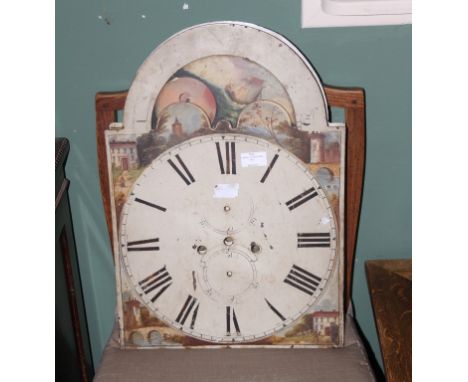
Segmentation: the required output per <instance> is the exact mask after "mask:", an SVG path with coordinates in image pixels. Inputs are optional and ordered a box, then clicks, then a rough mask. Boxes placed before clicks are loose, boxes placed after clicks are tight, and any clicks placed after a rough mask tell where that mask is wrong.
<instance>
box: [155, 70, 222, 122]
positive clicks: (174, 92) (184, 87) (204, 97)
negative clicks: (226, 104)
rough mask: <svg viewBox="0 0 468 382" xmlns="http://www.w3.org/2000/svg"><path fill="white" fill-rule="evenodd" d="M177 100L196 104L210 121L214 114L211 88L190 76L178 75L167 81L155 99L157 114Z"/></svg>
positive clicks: (214, 107)
mask: <svg viewBox="0 0 468 382" xmlns="http://www.w3.org/2000/svg"><path fill="white" fill-rule="evenodd" d="M178 102H186V103H192V104H194V105H197V106H198V107H199V108H201V109H202V110H203V111H204V112H205V113H206V114H207V115H208V118H209V119H210V121H211V122H212V121H213V118H214V117H215V115H216V101H215V97H214V95H213V93H212V92H211V90H210V89H209V88H208V86H206V85H205V84H204V83H203V82H201V81H199V80H197V79H195V78H191V77H178V78H174V79H172V80H171V81H169V82H168V83H167V84H166V85H165V86H164V88H163V89H162V90H161V92H160V93H159V96H158V98H157V99H156V104H155V111H156V115H157V116H158V115H159V114H160V112H161V111H162V110H163V109H165V108H166V107H167V106H169V105H172V104H174V103H178Z"/></svg>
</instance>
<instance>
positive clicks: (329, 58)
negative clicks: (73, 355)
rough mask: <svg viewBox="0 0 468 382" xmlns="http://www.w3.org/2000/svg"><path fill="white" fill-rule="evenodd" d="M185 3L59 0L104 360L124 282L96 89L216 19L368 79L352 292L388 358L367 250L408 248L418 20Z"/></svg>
mask: <svg viewBox="0 0 468 382" xmlns="http://www.w3.org/2000/svg"><path fill="white" fill-rule="evenodd" d="M185 2H187V3H188V4H189V7H190V9H189V10H186V11H184V10H182V5H183V3H184V2H183V1H176V0H159V1H156V0H134V1H128V0H113V1H107V0H100V1H91V0H80V1H76V0H73V1H72V0H61V1H57V3H56V136H64V137H67V138H69V139H70V141H71V152H70V157H69V160H68V165H67V168H66V171H67V175H68V177H69V178H70V180H71V188H70V197H71V207H72V213H73V222H74V228H75V235H76V243H77V249H78V253H79V260H80V265H81V273H82V281H83V287H84V295H85V302H86V308H87V313H88V320H89V330H90V334H91V344H92V348H93V357H94V360H95V363H96V364H97V363H98V361H99V359H100V356H101V352H102V349H103V347H104V345H105V343H106V340H107V338H108V336H109V334H110V331H111V328H112V323H113V316H114V306H115V292H114V288H115V287H114V273H113V272H114V270H113V262H112V259H111V252H110V244H109V241H108V235H107V232H106V224H105V219H104V212H103V207H102V204H101V198H100V189H99V182H98V172H97V164H96V162H97V156H96V143H95V114H94V95H95V93H96V92H98V91H113V90H123V89H127V88H128V87H129V86H130V84H131V81H132V78H133V76H134V74H135V73H136V71H137V69H138V67H139V65H140V64H141V63H142V61H143V60H144V59H145V58H146V57H147V56H148V54H149V53H150V52H151V51H152V50H153V49H154V48H155V47H156V45H158V44H159V43H161V42H162V41H163V40H165V39H166V38H168V37H169V36H171V35H172V34H173V33H175V32H177V31H179V30H181V29H183V28H186V27H188V26H191V25H194V24H199V23H202V22H208V21H216V20H239V21H246V22H252V23H255V24H258V25H261V26H264V27H266V28H269V29H272V30H274V31H276V32H279V33H281V34H282V35H284V36H285V37H287V38H288V39H290V40H291V41H292V42H293V43H295V44H296V45H297V46H298V47H299V49H301V50H302V52H303V53H304V54H305V55H306V56H307V57H308V58H309V60H310V61H311V62H312V65H313V66H314V67H315V69H316V70H317V71H318V73H319V75H320V76H321V78H322V80H323V81H324V82H325V83H327V84H331V85H339V86H360V87H364V88H365V90H366V96H367V165H366V178H365V187H364V199H363V207H362V215H361V225H360V231H359V238H358V245H357V256H356V265H355V278H354V284H353V288H354V289H353V299H354V303H355V307H356V316H357V321H358V323H359V325H360V326H361V328H362V330H363V332H364V335H365V336H366V338H367V339H368V341H369V343H370V344H371V346H372V348H373V349H374V351H375V352H376V356H377V358H378V359H379V360H380V354H379V350H378V341H377V335H376V332H375V327H374V323H373V316H372V310H371V306H370V301H369V295H368V291H367V284H366V279H365V274H364V261H366V260H367V259H375V258H407V257H411V26H385V27H365V28H364V27H362V28H361V27H359V28H331V29H301V27H300V24H301V23H300V14H301V9H300V0H294V1H291V0H290V1H281V0H268V1H267V0H265V1H248V0H237V1H228V0H217V1H209V0H196V1H191V0H186V1H185ZM142 15H146V18H142ZM98 16H102V19H99V17H98ZM106 18H107V19H108V20H109V22H110V24H107V23H106V22H105V19H106ZM245 43H246V44H248V43H250V42H249V41H246V42H245ZM339 117H340V116H339V115H338V118H339Z"/></svg>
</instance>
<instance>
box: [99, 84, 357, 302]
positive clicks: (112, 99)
mask: <svg viewBox="0 0 468 382" xmlns="http://www.w3.org/2000/svg"><path fill="white" fill-rule="evenodd" d="M324 90H325V95H326V97H327V100H328V104H329V106H331V107H340V108H343V109H344V110H345V123H346V127H347V143H346V156H347V161H346V211H345V226H346V232H345V297H344V302H345V307H347V306H348V304H349V301H350V300H351V286H352V276H353V267H354V255H355V251H356V239H357V232H358V226H359V215H360V210H361V198H362V187H363V180H364V163H365V128H366V126H365V97H364V89H361V88H340V87H333V86H325V87H324ZM126 97H127V91H119V92H99V93H97V94H96V98H95V106H96V139H97V150H98V167H99V179H100V184H101V197H102V200H103V203H104V211H105V214H106V222H107V229H108V232H109V237H110V240H111V242H112V219H111V209H110V206H111V203H110V189H109V181H108V176H107V171H108V170H107V156H106V145H105V130H106V129H108V128H109V125H110V123H111V122H116V121H117V111H120V110H123V109H124V106H125V99H126Z"/></svg>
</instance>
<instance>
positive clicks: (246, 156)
mask: <svg viewBox="0 0 468 382" xmlns="http://www.w3.org/2000/svg"><path fill="white" fill-rule="evenodd" d="M266 165H267V153H266V151H254V152H250V153H241V166H242V167H264V166H266Z"/></svg>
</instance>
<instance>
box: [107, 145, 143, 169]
mask: <svg viewBox="0 0 468 382" xmlns="http://www.w3.org/2000/svg"><path fill="white" fill-rule="evenodd" d="M109 146H110V151H111V160H112V164H113V165H114V167H116V168H119V169H121V170H124V171H125V170H133V169H135V168H137V167H138V154H137V146H136V142H135V141H121V142H117V141H115V142H110V143H109Z"/></svg>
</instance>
